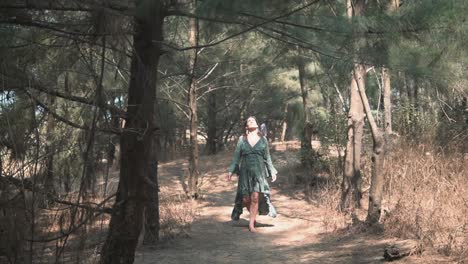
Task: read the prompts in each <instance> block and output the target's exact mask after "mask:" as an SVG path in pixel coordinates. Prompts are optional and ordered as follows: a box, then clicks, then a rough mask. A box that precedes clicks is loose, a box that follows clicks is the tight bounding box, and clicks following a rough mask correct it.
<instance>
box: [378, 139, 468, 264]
mask: <svg viewBox="0 0 468 264" xmlns="http://www.w3.org/2000/svg"><path fill="white" fill-rule="evenodd" d="M422 147H426V149H422ZM465 155H466V154H465ZM467 172H468V161H467V157H466V156H464V155H463V154H460V153H458V154H450V155H448V154H442V153H437V152H435V151H431V150H428V149H427V146H420V147H414V148H412V147H408V146H407V147H403V148H400V149H398V150H396V151H395V152H394V153H393V154H392V155H391V156H390V157H388V158H387V159H386V162H385V171H384V173H385V179H386V184H385V196H384V197H385V206H386V207H387V210H388V211H389V214H388V216H387V217H386V218H385V220H384V222H383V225H384V228H385V232H386V234H388V235H391V236H396V237H401V238H411V239H416V240H418V241H420V243H421V245H422V246H423V247H433V248H435V249H437V250H438V251H439V252H440V253H443V254H445V255H452V256H457V257H459V258H464V257H467V250H468V246H467V245H468V176H467Z"/></svg>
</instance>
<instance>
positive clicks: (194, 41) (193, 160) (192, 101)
mask: <svg viewBox="0 0 468 264" xmlns="http://www.w3.org/2000/svg"><path fill="white" fill-rule="evenodd" d="M190 9H191V10H193V11H195V9H196V0H192V1H191V8H190ZM189 43H190V45H191V46H197V45H198V20H197V19H196V18H190V19H189ZM197 55H198V49H194V50H193V54H191V56H190V59H189V60H190V62H189V63H190V84H189V90H188V105H189V108H190V150H189V183H188V187H189V193H188V195H189V197H190V198H194V199H196V198H198V176H199V172H198V155H199V152H198V138H197V136H198V113H197V111H198V109H197V107H198V106H197V86H198V83H197V79H196V78H195V69H196V67H197V58H198V56H197Z"/></svg>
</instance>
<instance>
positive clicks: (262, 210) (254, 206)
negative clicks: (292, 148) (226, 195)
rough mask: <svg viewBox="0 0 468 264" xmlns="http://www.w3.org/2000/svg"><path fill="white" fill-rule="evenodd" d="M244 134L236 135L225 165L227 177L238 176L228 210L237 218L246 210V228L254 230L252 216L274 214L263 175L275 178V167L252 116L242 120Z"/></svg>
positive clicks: (274, 179) (233, 217)
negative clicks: (235, 140)
mask: <svg viewBox="0 0 468 264" xmlns="http://www.w3.org/2000/svg"><path fill="white" fill-rule="evenodd" d="M245 128H246V133H245V134H244V135H243V136H241V137H240V138H239V141H238V142H237V147H236V151H235V152H234V159H233V161H232V163H231V166H229V173H228V175H227V179H228V180H229V181H230V180H231V179H232V174H234V173H235V174H238V175H239V183H238V185H237V195H236V200H235V202H234V203H235V204H234V209H233V210H232V215H231V219H232V220H239V216H240V215H241V214H242V208H243V207H244V206H245V207H247V210H249V212H250V221H249V230H250V231H251V232H256V231H257V230H256V229H255V217H256V216H257V212H258V213H259V214H260V215H269V216H271V217H276V210H275V208H274V207H273V205H272V204H271V202H270V187H269V186H268V182H267V178H269V177H271V178H272V179H271V181H272V182H274V181H276V173H277V171H276V169H275V168H274V167H273V164H272V162H271V157H270V151H269V149H268V141H267V140H266V138H265V137H264V136H263V135H262V133H260V132H259V130H258V123H257V120H256V119H255V117H253V116H251V117H249V118H247V120H246V121H245Z"/></svg>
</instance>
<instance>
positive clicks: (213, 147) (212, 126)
mask: <svg viewBox="0 0 468 264" xmlns="http://www.w3.org/2000/svg"><path fill="white" fill-rule="evenodd" d="M216 94H217V92H216V91H212V92H210V93H209V94H208V113H207V114H208V138H207V141H206V147H207V152H208V154H216V151H217V141H218V140H217V130H216V126H217V124H216V97H217V96H216Z"/></svg>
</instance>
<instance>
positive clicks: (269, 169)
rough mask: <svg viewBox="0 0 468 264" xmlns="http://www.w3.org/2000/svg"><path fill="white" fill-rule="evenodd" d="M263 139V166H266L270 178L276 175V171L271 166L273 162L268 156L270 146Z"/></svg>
mask: <svg viewBox="0 0 468 264" xmlns="http://www.w3.org/2000/svg"><path fill="white" fill-rule="evenodd" d="M264 139H265V144H266V147H265V155H264V160H265V165H266V166H267V169H268V172H269V176H270V177H271V176H272V175H276V174H278V171H277V170H276V169H275V167H274V166H273V162H272V161H271V156H270V146H269V145H268V140H267V139H266V138H264Z"/></svg>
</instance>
